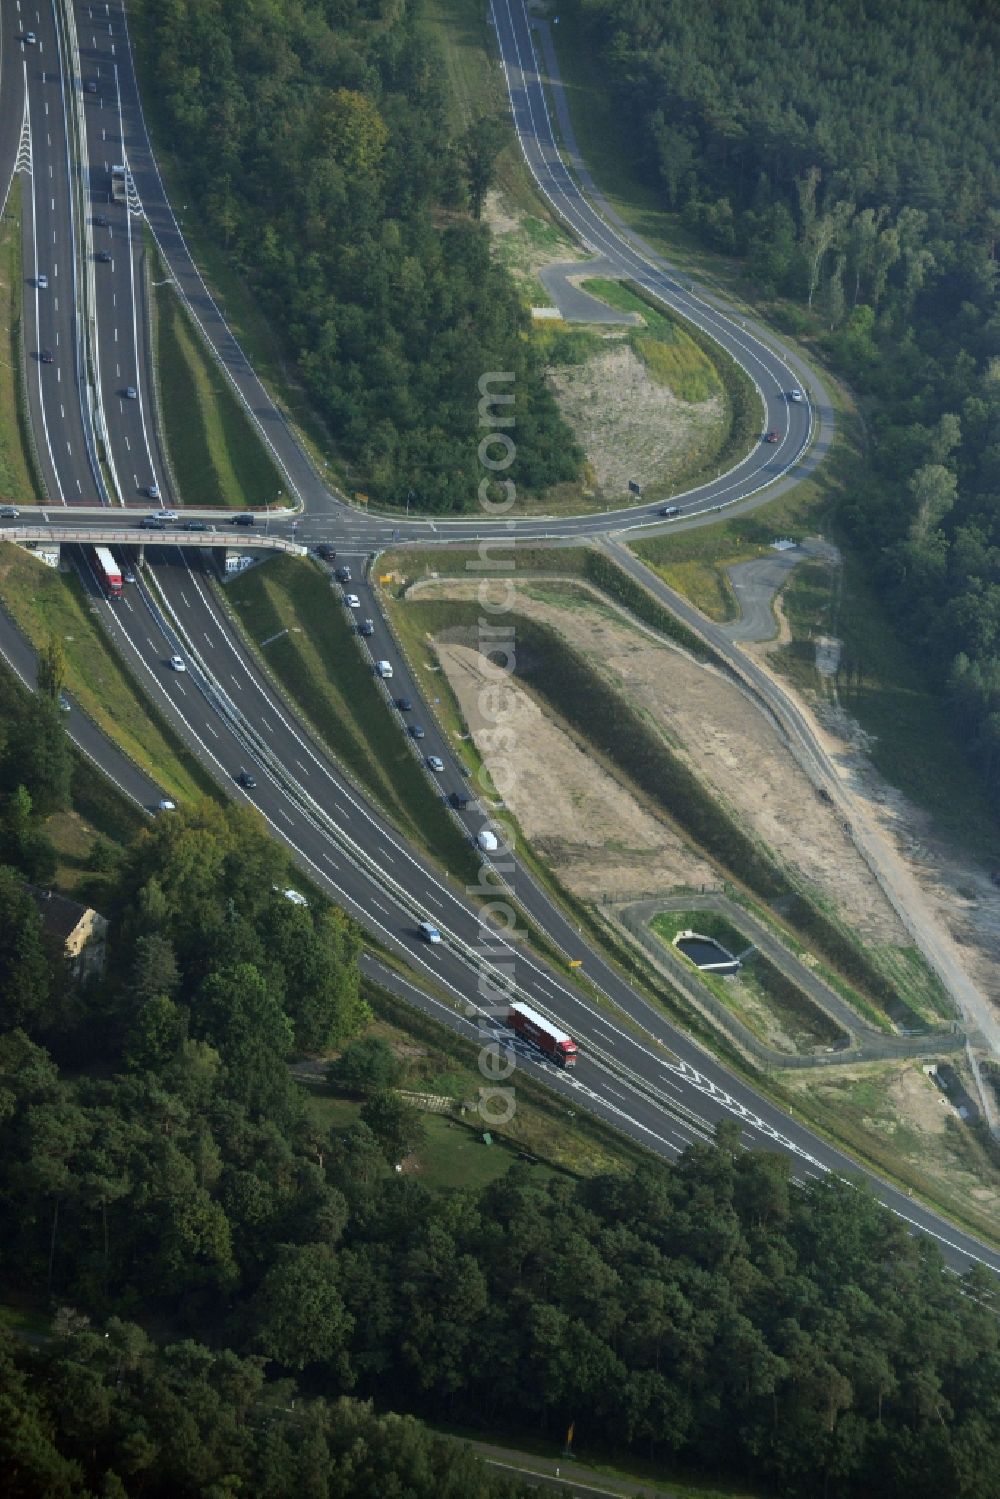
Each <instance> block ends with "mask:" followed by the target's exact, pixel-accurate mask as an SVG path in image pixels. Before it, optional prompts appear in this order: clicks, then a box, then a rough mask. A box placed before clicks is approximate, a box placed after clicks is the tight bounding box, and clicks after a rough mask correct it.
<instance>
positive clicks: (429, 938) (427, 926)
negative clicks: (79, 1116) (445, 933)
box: [417, 921, 441, 942]
mask: <svg viewBox="0 0 1000 1499" xmlns="http://www.w3.org/2000/svg"><path fill="white" fill-rule="evenodd" d="M417 931H418V932H419V933H420V935H421V937H423V939H424V941H425V942H440V941H441V933H440V932H439V931H438V929H437V927H436V926H435V925H434V923H433V922H432V921H422V922H421V923H420V925H419V926H418V927H417Z"/></svg>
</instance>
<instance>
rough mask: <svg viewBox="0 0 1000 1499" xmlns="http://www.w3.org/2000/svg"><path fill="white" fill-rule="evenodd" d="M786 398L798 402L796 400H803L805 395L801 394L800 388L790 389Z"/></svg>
mask: <svg viewBox="0 0 1000 1499" xmlns="http://www.w3.org/2000/svg"><path fill="white" fill-rule="evenodd" d="M788 399H789V400H790V401H796V402H798V401H804V400H805V396H804V395H803V394H802V392H801V390H790V391H789V392H788Z"/></svg>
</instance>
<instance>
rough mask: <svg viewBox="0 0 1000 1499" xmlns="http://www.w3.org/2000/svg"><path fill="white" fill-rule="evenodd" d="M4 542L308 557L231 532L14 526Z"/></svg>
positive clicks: (269, 540)
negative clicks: (205, 549) (182, 548)
mask: <svg viewBox="0 0 1000 1499" xmlns="http://www.w3.org/2000/svg"><path fill="white" fill-rule="evenodd" d="M0 537H2V539H3V540H5V541H16V542H27V541H42V542H44V541H58V542H65V543H67V544H69V543H74V544H77V545H80V546H98V545H111V546H115V545H117V546H189V547H226V548H228V549H231V550H233V551H235V550H236V549H237V548H239V549H240V550H241V551H243V550H246V549H250V550H251V551H267V550H271V551H275V552H287V553H288V554H289V555H290V556H292V557H305V556H307V555H308V548H307V547H304V546H302V545H300V543H299V542H297V541H286V540H285V538H284V537H283V536H267V535H261V534H260V533H259V532H258V533H257V534H256V535H247V534H245V533H240V534H239V535H233V533H232V532H231V531H183V530H173V531H146V530H143V529H141V528H140V527H138V526H131V527H124V526H88V527H87V528H86V529H83V528H82V527H73V526H12V527H10V528H9V529H7V530H5V531H3V532H2V533H0Z"/></svg>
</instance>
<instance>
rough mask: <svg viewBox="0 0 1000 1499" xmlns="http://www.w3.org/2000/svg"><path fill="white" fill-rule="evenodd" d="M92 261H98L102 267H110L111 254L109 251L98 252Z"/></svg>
mask: <svg viewBox="0 0 1000 1499" xmlns="http://www.w3.org/2000/svg"><path fill="white" fill-rule="evenodd" d="M94 259H95V260H99V261H100V262H101V264H102V265H110V264H111V262H112V260H113V259H114V256H113V255H112V254H111V251H110V250H98V252H97V254H96V255H95V256H94Z"/></svg>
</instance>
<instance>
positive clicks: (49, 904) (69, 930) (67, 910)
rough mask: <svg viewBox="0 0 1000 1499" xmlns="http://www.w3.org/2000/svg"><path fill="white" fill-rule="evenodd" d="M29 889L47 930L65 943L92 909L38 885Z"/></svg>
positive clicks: (30, 886)
mask: <svg viewBox="0 0 1000 1499" xmlns="http://www.w3.org/2000/svg"><path fill="white" fill-rule="evenodd" d="M28 889H29V891H30V892H31V894H32V895H33V896H34V899H35V904H36V905H37V907H38V913H39V915H40V916H41V918H42V925H43V926H44V928H45V930H46V931H47V932H49V933H50V934H51V935H52V936H53V937H59V938H60V939H61V940H62V941H63V942H65V941H66V939H67V938H68V937H71V936H72V934H73V933H74V932H75V931H76V929H77V927H78V926H79V925H80V922H81V921H82V920H83V918H84V917H85V916H86V914H87V912H88V911H89V910H90V909H91V907H90V906H81V905H80V904H79V903H78V902H77V901H75V900H69V899H68V898H67V897H66V896H65V895H57V894H55V892H54V891H52V890H40V889H38V887H37V886H36V885H29V886H28Z"/></svg>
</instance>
